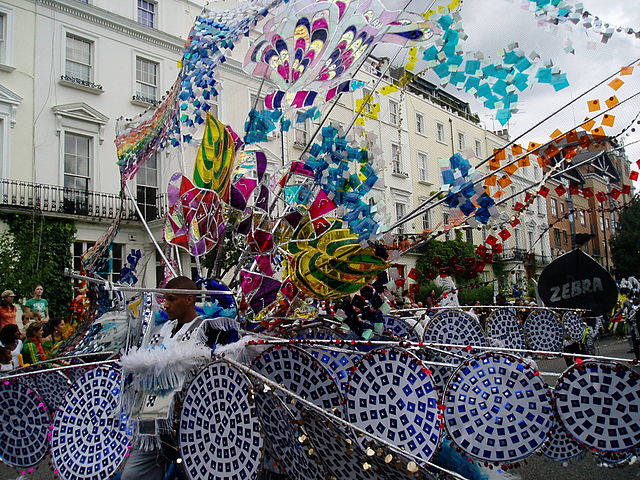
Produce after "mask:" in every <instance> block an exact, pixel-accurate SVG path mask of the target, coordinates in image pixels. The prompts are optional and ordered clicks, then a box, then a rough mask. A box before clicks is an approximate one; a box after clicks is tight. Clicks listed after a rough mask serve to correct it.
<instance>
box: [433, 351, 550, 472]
mask: <svg viewBox="0 0 640 480" xmlns="http://www.w3.org/2000/svg"><path fill="white" fill-rule="evenodd" d="M444 399H445V406H446V410H445V414H444V418H445V425H446V428H447V432H448V433H449V435H450V437H451V439H452V441H453V442H454V443H455V444H456V445H457V446H458V447H460V448H461V449H462V450H463V451H464V452H466V453H467V454H468V455H470V456H472V457H474V458H477V459H479V460H484V461H487V462H498V463H502V462H512V461H516V460H520V459H522V458H525V457H528V456H529V455H531V454H532V453H534V452H535V451H536V450H537V449H538V448H539V447H540V446H541V445H542V444H543V443H544V442H545V440H546V439H547V433H548V432H549V430H550V429H551V426H552V405H551V399H550V393H549V388H548V387H547V385H546V384H545V383H544V381H543V380H542V378H541V377H540V376H539V375H538V374H537V372H535V371H534V370H533V369H532V368H531V367H530V366H529V365H528V364H527V363H525V362H524V361H523V360H521V359H519V358H517V357H514V356H512V355H503V354H492V353H487V354H481V355H478V356H477V357H474V358H473V359H472V360H470V361H469V362H467V363H465V364H463V365H461V366H460V368H459V369H458V370H457V371H456V372H455V373H454V375H453V377H452V379H451V382H450V383H449V386H448V388H447V392H446V393H445V396H444Z"/></svg>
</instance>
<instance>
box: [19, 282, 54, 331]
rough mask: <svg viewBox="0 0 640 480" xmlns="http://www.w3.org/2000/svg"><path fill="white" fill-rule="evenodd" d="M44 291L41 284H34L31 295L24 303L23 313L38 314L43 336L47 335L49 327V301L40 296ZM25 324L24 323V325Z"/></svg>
mask: <svg viewBox="0 0 640 480" xmlns="http://www.w3.org/2000/svg"><path fill="white" fill-rule="evenodd" d="M43 293H44V289H43V288H42V285H39V284H38V285H36V287H35V288H34V289H33V297H32V298H30V299H29V300H27V301H26V302H25V303H24V313H25V314H29V313H36V314H38V315H39V316H40V321H41V322H43V323H44V324H45V325H44V330H45V333H44V336H45V337H47V336H49V333H50V327H49V302H47V300H45V299H44V298H42V294H43ZM25 326H26V325H25Z"/></svg>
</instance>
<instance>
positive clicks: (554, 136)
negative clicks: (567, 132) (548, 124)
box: [550, 128, 562, 138]
mask: <svg viewBox="0 0 640 480" xmlns="http://www.w3.org/2000/svg"><path fill="white" fill-rule="evenodd" d="M560 135H562V131H560V130H559V129H557V128H556V129H555V130H554V131H553V133H552V134H551V135H550V136H551V138H558V137H559V136H560Z"/></svg>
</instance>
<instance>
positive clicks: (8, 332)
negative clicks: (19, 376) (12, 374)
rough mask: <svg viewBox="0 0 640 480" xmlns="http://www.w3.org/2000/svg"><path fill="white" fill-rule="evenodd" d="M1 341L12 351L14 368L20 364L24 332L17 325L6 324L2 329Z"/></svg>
mask: <svg viewBox="0 0 640 480" xmlns="http://www.w3.org/2000/svg"><path fill="white" fill-rule="evenodd" d="M0 343H1V344H2V346H3V347H5V348H8V349H9V350H10V351H11V364H12V365H13V368H18V367H19V366H20V354H21V353H22V333H21V332H20V330H19V329H18V326H17V325H13V324H12V325H5V326H4V327H2V330H0Z"/></svg>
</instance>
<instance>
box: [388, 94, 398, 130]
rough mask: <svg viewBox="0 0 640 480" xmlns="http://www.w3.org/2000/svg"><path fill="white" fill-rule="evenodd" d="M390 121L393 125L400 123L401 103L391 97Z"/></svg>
mask: <svg viewBox="0 0 640 480" xmlns="http://www.w3.org/2000/svg"><path fill="white" fill-rule="evenodd" d="M389 121H390V122H391V124H392V125H399V124H400V105H399V104H398V102H396V101H395V100H391V99H389Z"/></svg>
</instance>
